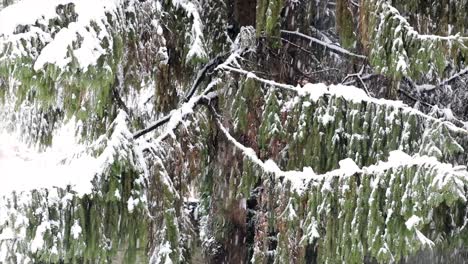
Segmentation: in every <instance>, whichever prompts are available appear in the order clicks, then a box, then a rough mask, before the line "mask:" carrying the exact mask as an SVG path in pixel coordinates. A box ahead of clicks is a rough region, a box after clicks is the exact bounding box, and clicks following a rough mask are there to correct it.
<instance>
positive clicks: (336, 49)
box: [281, 30, 367, 60]
mask: <svg viewBox="0 0 468 264" xmlns="http://www.w3.org/2000/svg"><path fill="white" fill-rule="evenodd" d="M281 33H285V34H289V35H295V36H299V37H301V38H305V39H308V40H310V41H311V42H314V43H317V44H319V45H321V46H324V47H325V48H327V49H330V50H332V51H333V52H337V53H339V54H343V55H348V56H351V57H356V58H359V59H363V60H367V57H366V56H364V55H359V54H356V53H353V52H350V51H349V50H347V49H344V48H342V47H340V46H338V45H335V44H332V43H327V42H324V41H321V40H319V39H317V38H314V37H311V36H308V35H306V34H303V33H301V32H298V31H289V30H281Z"/></svg>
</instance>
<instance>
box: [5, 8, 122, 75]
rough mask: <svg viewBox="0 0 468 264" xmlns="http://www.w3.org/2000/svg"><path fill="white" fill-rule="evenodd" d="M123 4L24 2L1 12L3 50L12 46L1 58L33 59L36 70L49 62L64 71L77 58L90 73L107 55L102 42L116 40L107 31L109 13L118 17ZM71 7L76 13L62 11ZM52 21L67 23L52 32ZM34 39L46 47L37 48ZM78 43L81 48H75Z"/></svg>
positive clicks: (80, 64)
mask: <svg viewBox="0 0 468 264" xmlns="http://www.w3.org/2000/svg"><path fill="white" fill-rule="evenodd" d="M122 4H123V1H121V0H100V1H93V0H50V1H44V0H23V1H20V2H18V3H16V4H14V5H11V6H8V7H6V8H5V9H3V10H1V11H0V47H1V48H2V49H4V48H5V47H8V50H7V54H3V55H6V56H4V57H3V58H1V59H2V60H4V59H9V58H17V57H28V56H31V57H32V58H33V59H34V60H35V63H34V70H36V71H38V70H40V69H43V68H44V67H45V65H46V64H48V63H50V64H54V65H56V66H58V67H59V68H64V67H66V66H67V65H68V64H69V63H70V62H71V61H72V59H76V60H77V61H78V63H79V66H80V68H81V69H82V70H84V71H86V70H87V68H88V66H92V65H95V64H96V62H97V60H98V59H99V57H100V56H101V55H103V54H105V53H106V51H105V50H104V48H103V47H102V46H101V43H102V41H103V40H104V39H105V38H107V40H108V41H111V39H112V38H111V37H110V36H109V33H108V31H107V29H106V24H107V18H106V14H114V13H115V12H116V11H117V9H118V8H119V7H121V6H122ZM67 6H68V8H72V10H73V11H70V10H67V11H65V10H61V11H59V8H63V9H65V8H67ZM62 12H63V13H66V14H61V13H62ZM65 15H67V16H69V17H67V18H64V17H63V16H65ZM52 20H55V21H59V23H63V24H64V25H63V27H62V28H60V29H59V30H58V31H57V32H55V30H54V29H48V27H49V23H50V21H52ZM66 20H69V21H66ZM22 28H24V29H25V30H21V29H22ZM34 40H39V42H40V43H41V45H44V47H43V48H42V49H39V48H38V47H34V46H33V45H37V44H35V43H36V42H37V41H34ZM76 43H80V45H78V47H77V48H74V47H76V46H77V45H76ZM9 44H11V46H9ZM110 44H111V45H109V46H110V47H112V43H110ZM70 49H71V51H72V55H70V54H69V51H70Z"/></svg>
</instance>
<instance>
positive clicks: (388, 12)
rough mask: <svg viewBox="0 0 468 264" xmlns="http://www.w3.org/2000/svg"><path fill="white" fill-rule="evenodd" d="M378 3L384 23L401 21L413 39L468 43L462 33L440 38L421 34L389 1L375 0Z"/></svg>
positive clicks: (401, 24) (467, 38)
mask: <svg viewBox="0 0 468 264" xmlns="http://www.w3.org/2000/svg"><path fill="white" fill-rule="evenodd" d="M374 1H376V2H378V4H380V5H381V11H382V12H381V13H379V15H380V17H381V19H382V21H383V20H385V18H386V17H388V16H392V17H393V19H396V20H398V21H399V23H400V26H401V27H404V28H405V29H406V30H407V32H408V34H410V35H411V36H413V37H417V38H419V39H421V40H441V41H468V37H462V36H461V35H460V33H457V34H456V35H450V36H439V35H426V34H419V32H417V31H416V30H415V29H414V28H413V27H412V26H411V25H410V23H409V22H408V21H407V20H406V18H404V17H403V16H402V15H401V14H400V12H399V11H398V9H396V8H395V7H394V6H392V5H391V4H390V3H389V2H388V1H382V0H374Z"/></svg>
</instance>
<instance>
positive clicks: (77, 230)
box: [70, 220, 82, 239]
mask: <svg viewBox="0 0 468 264" xmlns="http://www.w3.org/2000/svg"><path fill="white" fill-rule="evenodd" d="M70 232H71V235H72V237H73V239H78V238H79V237H80V235H81V232H82V229H81V226H80V224H79V223H78V220H75V222H74V223H73V226H72V227H71V230H70Z"/></svg>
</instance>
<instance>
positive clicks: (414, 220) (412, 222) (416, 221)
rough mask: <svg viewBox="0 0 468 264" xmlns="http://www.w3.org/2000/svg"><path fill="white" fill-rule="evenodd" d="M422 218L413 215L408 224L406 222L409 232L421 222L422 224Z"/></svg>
mask: <svg viewBox="0 0 468 264" xmlns="http://www.w3.org/2000/svg"><path fill="white" fill-rule="evenodd" d="M421 220H422V219H421V218H420V217H418V216H416V215H412V216H411V217H410V218H409V219H408V220H407V221H406V222H405V225H406V228H408V230H411V229H413V228H414V227H416V226H417V225H418V224H419V223H420V222H421Z"/></svg>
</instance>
